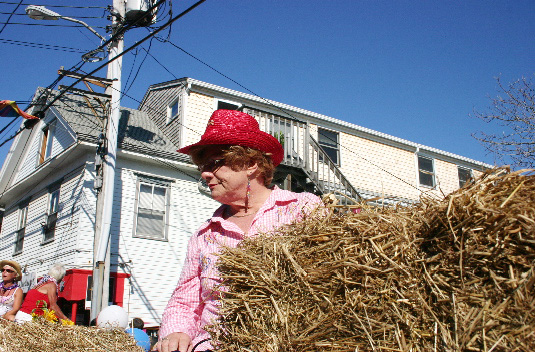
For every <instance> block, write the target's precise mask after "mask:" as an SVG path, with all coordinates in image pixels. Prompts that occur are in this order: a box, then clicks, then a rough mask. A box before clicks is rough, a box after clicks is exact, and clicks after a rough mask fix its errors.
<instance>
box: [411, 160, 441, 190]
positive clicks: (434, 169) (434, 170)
mask: <svg viewBox="0 0 535 352" xmlns="http://www.w3.org/2000/svg"><path fill="white" fill-rule="evenodd" d="M420 157H422V158H425V159H429V160H431V165H432V166H433V173H432V174H431V175H432V176H433V185H432V186H428V185H424V184H422V183H421V182H420V162H419V160H418V159H419V158H420ZM424 173H428V174H429V171H426V170H424ZM416 182H417V184H418V186H419V187H424V188H428V189H435V188H436V187H437V170H436V166H435V158H433V157H431V156H428V155H425V154H421V153H416Z"/></svg>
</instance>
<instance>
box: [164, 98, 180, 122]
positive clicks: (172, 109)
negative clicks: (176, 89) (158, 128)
mask: <svg viewBox="0 0 535 352" xmlns="http://www.w3.org/2000/svg"><path fill="white" fill-rule="evenodd" d="M181 114H182V95H179V96H178V98H176V99H175V100H174V101H173V102H172V103H171V104H169V106H168V107H167V123H170V122H171V121H173V120H175V119H176V118H178V117H179V116H180V115H181Z"/></svg>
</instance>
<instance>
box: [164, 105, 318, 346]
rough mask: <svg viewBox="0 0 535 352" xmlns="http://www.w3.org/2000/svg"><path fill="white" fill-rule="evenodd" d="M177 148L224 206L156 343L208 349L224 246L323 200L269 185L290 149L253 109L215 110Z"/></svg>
mask: <svg viewBox="0 0 535 352" xmlns="http://www.w3.org/2000/svg"><path fill="white" fill-rule="evenodd" d="M178 151H179V152H181V153H185V154H189V155H190V156H191V158H192V160H193V162H194V163H195V164H196V165H197V166H198V168H199V171H200V172H201V177H202V178H203V179H204V180H205V181H206V183H207V185H208V187H209V188H210V192H211V196H212V198H213V199H215V200H217V201H218V202H220V203H222V205H221V206H220V207H219V208H218V209H217V210H216V211H215V212H214V214H213V216H212V218H211V219H209V220H208V221H206V222H205V223H204V224H202V225H201V227H200V228H199V229H198V230H197V232H196V233H195V234H194V235H193V236H192V237H191V238H190V241H189V244H188V250H187V255H186V261H185V263H184V266H183V268H182V274H181V276H180V279H179V282H178V285H177V287H176V289H175V291H174V292H173V295H172V296H171V299H170V300H169V303H168V305H167V307H166V308H165V311H164V314H163V317H162V324H161V326H160V332H159V338H160V341H159V342H158V344H157V345H156V349H157V350H158V351H161V352H171V351H177V350H178V351H181V352H190V351H209V350H211V349H212V348H213V347H212V344H211V342H210V335H209V334H208V332H206V331H205V330H203V327H204V326H205V325H207V324H212V323H213V322H214V321H215V320H216V319H217V317H218V301H217V292H216V289H217V287H218V286H219V285H220V283H221V280H220V279H219V277H218V274H217V269H216V267H215V262H216V260H217V256H216V253H217V252H218V251H219V250H220V248H221V246H229V247H236V246H237V245H238V243H239V242H240V241H241V240H243V239H244V238H245V237H249V236H254V235H255V234H257V233H260V232H269V231H272V230H274V229H276V228H278V227H280V226H281V225H285V224H289V223H292V222H295V221H299V220H301V219H302V218H303V217H304V216H306V214H309V213H310V212H311V211H312V210H313V209H315V208H316V207H317V206H318V205H320V204H321V200H320V199H319V198H318V197H317V196H315V195H313V194H311V193H293V192H290V191H285V190H282V189H280V188H278V187H276V186H274V187H270V184H271V181H272V179H273V173H274V170H275V167H276V166H277V165H279V164H280V162H281V161H282V158H283V155H284V150H283V147H282V145H281V144H280V143H279V141H278V140H277V139H276V138H275V137H273V136H271V135H270V134H268V133H265V132H263V131H261V130H260V129H259V126H258V122H257V121H256V120H255V119H254V117H252V116H250V115H248V114H246V113H243V112H240V111H233V110H217V111H215V112H214V113H213V114H212V116H211V117H210V120H209V121H208V125H207V127H206V131H205V133H204V134H203V135H202V137H201V140H200V141H199V142H197V143H195V144H192V145H189V146H187V147H184V148H182V149H179V150H178Z"/></svg>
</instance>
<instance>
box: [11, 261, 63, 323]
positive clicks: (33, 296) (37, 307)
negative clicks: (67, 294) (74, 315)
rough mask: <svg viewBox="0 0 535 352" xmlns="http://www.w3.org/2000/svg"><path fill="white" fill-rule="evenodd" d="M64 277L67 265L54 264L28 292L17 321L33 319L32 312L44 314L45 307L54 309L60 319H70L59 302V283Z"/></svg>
mask: <svg viewBox="0 0 535 352" xmlns="http://www.w3.org/2000/svg"><path fill="white" fill-rule="evenodd" d="M64 277H65V267H64V266H63V264H60V263H56V264H54V265H52V267H50V269H49V270H48V274H45V275H44V276H43V277H42V278H41V280H39V282H38V283H37V284H36V285H35V286H33V287H32V288H31V289H30V290H29V291H28V293H27V294H26V297H25V298H24V302H22V306H21V307H20V310H19V311H18V312H17V314H16V315H15V321H16V322H19V323H23V322H27V321H31V320H32V313H35V314H37V315H43V313H44V312H43V308H46V309H48V310H53V311H54V312H55V314H56V317H58V318H59V319H64V320H69V318H67V316H65V314H63V312H62V311H61V309H60V308H59V306H58V304H57V300H58V295H59V283H60V282H61V280H63V278H64ZM43 302H44V303H43Z"/></svg>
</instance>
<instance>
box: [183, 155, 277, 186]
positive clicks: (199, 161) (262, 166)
mask: <svg viewBox="0 0 535 352" xmlns="http://www.w3.org/2000/svg"><path fill="white" fill-rule="evenodd" d="M208 147H213V145H210V146H198V147H194V148H191V150H190V156H191V160H192V161H193V163H194V164H196V165H204V164H205V163H206V161H207V158H206V150H207V148H208ZM220 147H221V156H222V157H223V159H225V165H227V166H228V167H230V168H231V169H232V170H234V171H240V170H243V169H245V168H247V167H249V166H250V165H254V164H257V165H258V171H259V173H260V176H261V177H262V178H263V179H264V186H266V187H269V185H270V184H271V181H273V174H274V172H275V166H273V160H271V156H270V154H268V153H264V152H262V151H260V150H258V149H254V148H250V147H242V146H240V145H221V146H220Z"/></svg>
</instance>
